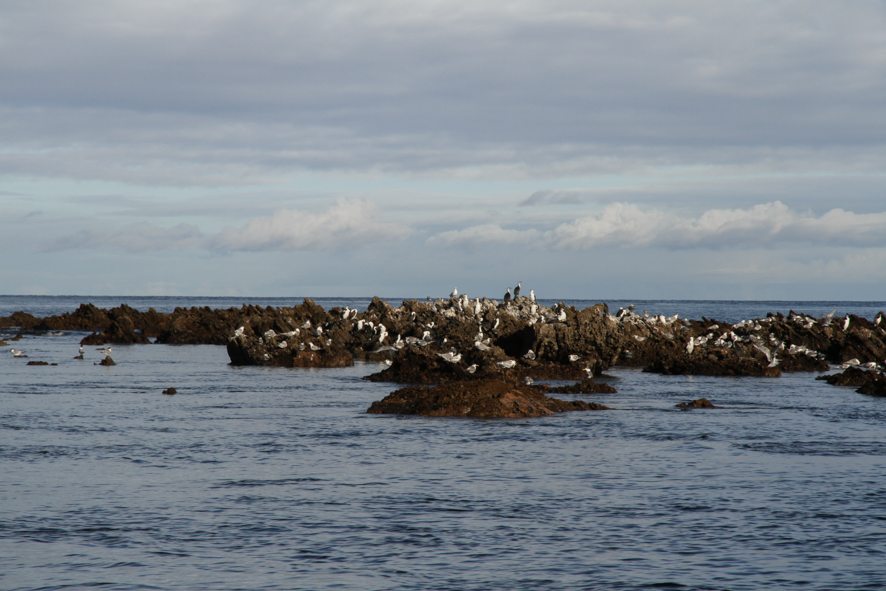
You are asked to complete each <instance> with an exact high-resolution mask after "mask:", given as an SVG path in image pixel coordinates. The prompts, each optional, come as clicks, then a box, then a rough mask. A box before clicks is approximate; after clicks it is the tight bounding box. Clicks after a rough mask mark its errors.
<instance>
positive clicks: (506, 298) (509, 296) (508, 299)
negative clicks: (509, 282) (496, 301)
mask: <svg viewBox="0 0 886 591" xmlns="http://www.w3.org/2000/svg"><path fill="white" fill-rule="evenodd" d="M504 300H505V302H510V301H511V288H510V287H509V288H508V290H507V291H506V292H505V297H504Z"/></svg>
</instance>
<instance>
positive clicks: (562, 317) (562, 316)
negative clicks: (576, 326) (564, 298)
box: [557, 308, 566, 322]
mask: <svg viewBox="0 0 886 591" xmlns="http://www.w3.org/2000/svg"><path fill="white" fill-rule="evenodd" d="M557 320H559V321H560V322H566V308H560V313H559V314H557Z"/></svg>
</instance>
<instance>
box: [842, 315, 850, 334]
mask: <svg viewBox="0 0 886 591" xmlns="http://www.w3.org/2000/svg"><path fill="white" fill-rule="evenodd" d="M847 330H849V314H847V315H846V320H845V321H843V332H846V331H847Z"/></svg>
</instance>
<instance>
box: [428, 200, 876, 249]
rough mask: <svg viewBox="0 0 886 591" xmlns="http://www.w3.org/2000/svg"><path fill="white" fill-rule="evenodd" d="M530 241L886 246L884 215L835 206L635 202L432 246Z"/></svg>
mask: <svg viewBox="0 0 886 591" xmlns="http://www.w3.org/2000/svg"><path fill="white" fill-rule="evenodd" d="M527 239H533V240H536V241H537V243H538V245H539V246H544V247H547V248H556V249H563V250H589V249H592V248H596V247H600V246H613V247H621V248H631V247H659V248H662V247H663V248H671V249H674V248H690V249H691V248H700V249H720V248H755V247H759V246H762V245H776V244H791V243H806V244H815V245H819V246H822V245H834V246H847V247H877V246H886V212H874V213H855V212H851V211H846V210H843V209H832V210H830V211H827V212H825V213H824V214H821V215H816V214H814V213H812V212H800V211H796V210H793V209H791V208H790V207H788V206H787V205H785V204H784V203H782V202H780V201H773V202H770V203H761V204H758V205H754V206H751V207H747V208H732V209H709V210H706V211H702V212H700V213H698V214H694V215H693V214H690V215H686V214H680V213H677V212H674V211H668V210H664V209H657V208H652V207H642V206H640V205H636V204H632V203H611V204H609V205H606V206H605V207H603V208H602V210H600V212H599V213H595V214H591V215H585V216H582V217H579V218H577V219H575V220H574V221H571V222H565V223H561V224H559V225H557V226H555V227H553V228H551V229H550V230H547V231H542V230H539V229H523V230H517V229H511V228H505V227H502V226H500V225H494V224H489V225H481V226H471V227H468V228H464V229H461V230H450V231H446V232H442V233H440V234H437V235H436V236H433V237H432V238H431V239H429V242H439V243H443V244H448V245H467V246H471V245H482V244H487V245H488V244H514V243H517V242H522V241H525V240H527Z"/></svg>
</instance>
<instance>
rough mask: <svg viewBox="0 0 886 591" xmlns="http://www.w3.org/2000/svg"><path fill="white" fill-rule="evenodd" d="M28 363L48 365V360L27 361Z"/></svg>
mask: <svg viewBox="0 0 886 591" xmlns="http://www.w3.org/2000/svg"><path fill="white" fill-rule="evenodd" d="M28 365H49V362H48V361H28Z"/></svg>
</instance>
